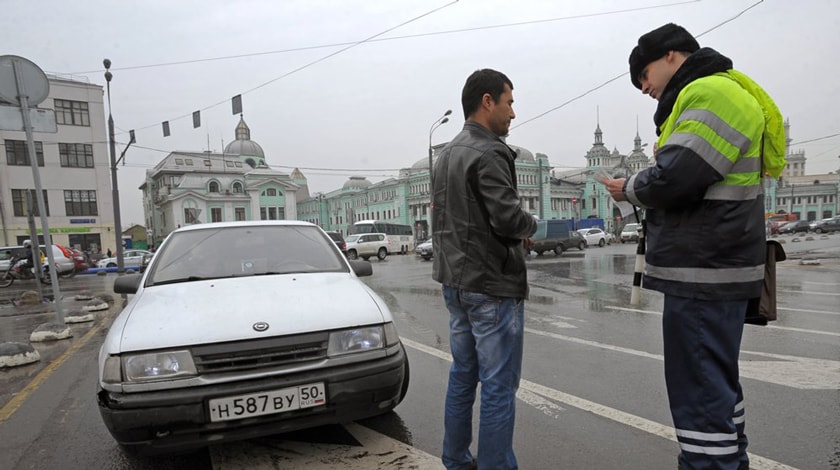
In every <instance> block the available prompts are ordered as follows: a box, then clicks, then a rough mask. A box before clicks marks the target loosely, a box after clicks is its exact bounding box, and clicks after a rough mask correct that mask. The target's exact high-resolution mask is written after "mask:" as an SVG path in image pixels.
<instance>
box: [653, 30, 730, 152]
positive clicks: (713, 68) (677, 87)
mask: <svg viewBox="0 0 840 470" xmlns="http://www.w3.org/2000/svg"><path fill="white" fill-rule="evenodd" d="M731 68H732V61H731V60H730V59H729V58H728V57H726V56H724V55H722V54H721V53H719V52H718V51H716V50H714V49H712V48H710V47H703V48H700V49H698V50H697V52H694V53H693V54H691V55H690V56H688V58H686V59H685V62H683V64H682V65H681V66H680V68H679V69H678V70H677V71H676V73H674V76H673V77H671V80H670V81H669V82H668V85H667V86H665V91H664V92H663V93H662V99H660V100H659V105H658V106H657V107H656V113H655V114H654V115H653V122H654V124H656V135H660V134H661V130H660V127H661V126H662V124H663V123H664V122H665V121H666V120H667V119H668V116H670V115H671V111H672V110H673V109H674V103H676V101H677V96H679V94H680V92H681V91H682V90H683V88H685V87H686V86H687V85H688V84H689V83H691V82H693V81H694V80H697V79H698V78H702V77H707V76H709V75H714V74H716V73H719V72H726V71H727V70H729V69H731Z"/></svg>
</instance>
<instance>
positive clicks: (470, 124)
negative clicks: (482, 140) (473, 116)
mask: <svg viewBox="0 0 840 470" xmlns="http://www.w3.org/2000/svg"><path fill="white" fill-rule="evenodd" d="M464 130H470V131H478V132H481V133H482V134H484V135H485V136H486V137H487V138H488V139H493V140H498V141H499V142H501V143H502V144H504V146H505V147H507V149H508V151H509V152H510V155H511V158H513V159H514V160H516V158H517V157H518V156H519V154H518V153H517V152H516V150H514V149H512V148H511V147H510V145H508V144H507V142H505V141H504V140H502V138H501V137H499V136H497V135H496V134H494V133H493V132H492V131H491V130H490V129H488V128H486V127H484V126H482V125H481V124H479V123H477V122H475V121H470V120H469V119H468V120H466V121H464Z"/></svg>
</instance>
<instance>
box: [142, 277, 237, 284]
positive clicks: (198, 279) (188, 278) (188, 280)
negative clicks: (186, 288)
mask: <svg viewBox="0 0 840 470" xmlns="http://www.w3.org/2000/svg"><path fill="white" fill-rule="evenodd" d="M229 277H236V276H231V275H227V276H207V277H204V276H189V277H180V278H176V279H167V280H165V281H159V282H155V283H152V284H151V285H153V286H163V285H166V284H177V283H179V282H192V281H209V280H212V279H227V278H229Z"/></svg>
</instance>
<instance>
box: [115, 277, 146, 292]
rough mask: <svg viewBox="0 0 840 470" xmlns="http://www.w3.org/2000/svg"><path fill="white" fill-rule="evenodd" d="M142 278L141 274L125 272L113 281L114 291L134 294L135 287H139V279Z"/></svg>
mask: <svg viewBox="0 0 840 470" xmlns="http://www.w3.org/2000/svg"><path fill="white" fill-rule="evenodd" d="M142 278H143V275H142V274H126V275H124V276H120V277H118V278H117V279H116V280H115V281H114V293H116V294H136V293H137V289H138V288H140V280H141V279H142Z"/></svg>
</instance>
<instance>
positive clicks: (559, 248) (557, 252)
mask: <svg viewBox="0 0 840 470" xmlns="http://www.w3.org/2000/svg"><path fill="white" fill-rule="evenodd" d="M554 254H555V255H556V256H560V255H562V254H563V245H557V246H555V247H554Z"/></svg>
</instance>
